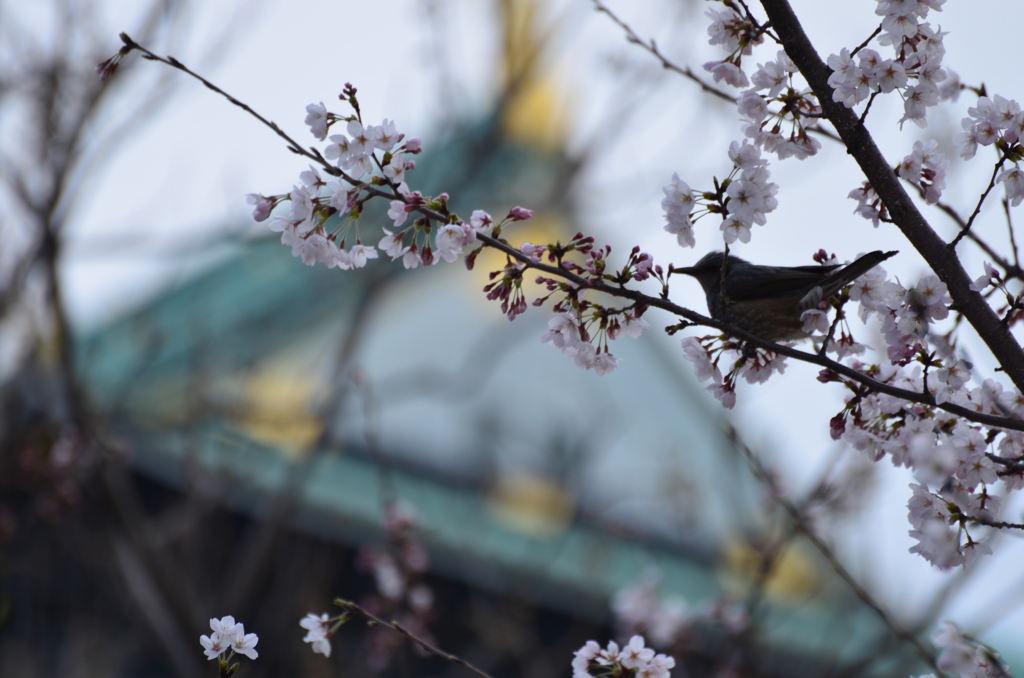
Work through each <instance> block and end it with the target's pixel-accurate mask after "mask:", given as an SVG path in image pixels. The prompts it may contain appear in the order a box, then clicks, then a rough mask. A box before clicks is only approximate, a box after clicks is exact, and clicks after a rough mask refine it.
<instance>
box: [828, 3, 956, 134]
mask: <svg viewBox="0 0 1024 678" xmlns="http://www.w3.org/2000/svg"><path fill="white" fill-rule="evenodd" d="M944 2H945V0H879V1H878V5H877V6H876V8H875V13H876V14H878V15H879V16H881V17H882V25H881V35H880V36H879V38H878V42H879V44H880V45H883V46H891V47H892V49H893V58H891V59H885V58H883V57H882V55H881V54H879V53H878V52H877V51H875V50H873V49H868V48H864V49H861V50H860V51H859V52H857V53H856V54H853V53H851V52H850V51H849V50H848V49H845V48H844V49H843V50H841V51H840V53H839V54H832V55H830V56H829V57H828V59H827V63H828V66H829V68H831V69H832V75H831V76H830V77H829V80H828V84H829V85H830V86H831V87H832V88H833V93H832V99H833V100H834V101H836V102H839V103H842V104H843V105H845V106H846V107H847V108H853V107H854V106H856V105H857V104H859V103H860V102H862V101H864V100H865V99H867V98H868V97H869V96H871V95H872V94H875V93H879V92H881V93H883V94H888V93H890V92H893V91H899V92H900V94H901V96H902V97H903V118H902V119H901V120H900V122H901V123H902V122H905V121H908V120H909V121H911V122H913V123H915V124H916V125H918V126H920V127H925V126H927V124H928V123H927V109H928V108H929V107H931V106H934V105H936V104H937V103H938V102H939V100H940V99H943V98H953V97H954V96H956V95H957V93H958V92H959V90H960V85H959V81H958V80H957V79H956V78H955V76H949V74H947V72H946V71H945V69H943V68H942V58H943V56H944V55H945V53H946V48H945V45H944V44H943V41H942V38H943V36H945V35H946V34H945V33H943V32H941V31H936V30H935V29H933V28H932V27H931V25H930V24H929V23H928V22H926V21H923V20H924V19H925V18H927V16H928V12H929V10H932V9H934V10H935V11H941V10H942V5H943V3H944ZM855 56H856V61H855V60H854V57H855ZM947 78H948V79H949V81H948V82H944V81H946V80H947ZM911 82H913V84H911Z"/></svg>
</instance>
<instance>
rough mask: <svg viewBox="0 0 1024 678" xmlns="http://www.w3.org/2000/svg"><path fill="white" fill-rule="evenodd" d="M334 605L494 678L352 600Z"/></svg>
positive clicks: (340, 600) (474, 671) (479, 673)
mask: <svg viewBox="0 0 1024 678" xmlns="http://www.w3.org/2000/svg"><path fill="white" fill-rule="evenodd" d="M334 604H335V605H337V606H338V607H341V608H344V609H345V610H348V611H349V612H355V613H356V614H359V615H362V616H363V617H365V618H366V619H367V620H368V621H369V623H370V624H371V625H378V626H384V627H387V628H389V629H391V630H392V631H395V632H397V633H401V634H402V635H403V636H405V637H406V638H408V639H409V640H411V641H412V642H414V643H416V644H417V645H419V646H420V647H422V648H423V649H424V650H426V651H427V652H429V653H430V654H432V655H435V656H437V657H440V658H441V659H445V660H447V661H450V662H452V663H453V664H458V665H459V666H461V667H462V668H464V669H466V670H467V671H471V672H473V673H475V674H476V675H478V676H480V678H492V676H491V675H490V674H489V673H487V672H485V671H482V670H480V669H478V668H477V667H475V666H473V665H472V664H470V663H469V662H467V661H466V660H465V659H463V658H461V657H457V656H456V655H453V654H450V653H448V652H445V651H444V650H442V649H440V648H438V647H435V646H434V645H431V644H430V643H428V642H427V641H425V640H423V639H422V638H420V637H419V636H417V635H416V634H415V633H413V632H412V631H410V630H409V629H407V628H405V627H404V626H402V625H401V624H399V623H398V622H395V621H391V622H389V621H384V620H383V619H381V618H380V617H378V616H376V615H374V614H373V613H372V612H369V611H368V610H366V609H364V608H362V607H360V606H359V605H357V604H356V603H353V602H352V601H351V600H345V599H343V598H336V599H335V600H334Z"/></svg>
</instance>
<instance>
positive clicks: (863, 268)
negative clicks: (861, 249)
mask: <svg viewBox="0 0 1024 678" xmlns="http://www.w3.org/2000/svg"><path fill="white" fill-rule="evenodd" d="M897 254H899V252H898V251H896V250H893V251H891V252H883V251H882V250H875V251H874V252H868V253H867V254H865V255H864V256H862V257H860V258H859V259H857V260H856V261H854V262H853V263H851V264H850V265H849V266H844V267H843V268H841V269H839V270H838V271H836V272H835V273H833V274H832V275H830V276H829V277H827V278H825V279H824V280H822V281H821V284H820V285H818V286H816V287H815V288H814V289H813V290H811V291H810V292H808V293H807V294H806V295H804V298H803V299H801V300H800V307H801V308H802V309H808V308H814V307H815V306H817V305H818V304H819V303H821V301H822V300H823V299H828V298H830V297H831V296H832V295H833V294H835V293H836V292H838V291H839V290H841V289H843V288H844V287H846V286H847V285H849V284H850V283H852V282H853V281H854V280H856V279H857V278H859V277H861V276H862V275H864V274H865V273H867V272H868V271H870V270H871V269H873V268H874V267H875V266H878V265H879V264H880V263H882V262H883V261H885V260H886V259H888V258H889V257H893V256H896V255H897Z"/></svg>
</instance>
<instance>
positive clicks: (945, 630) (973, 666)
mask: <svg viewBox="0 0 1024 678" xmlns="http://www.w3.org/2000/svg"><path fill="white" fill-rule="evenodd" d="M932 642H933V643H935V645H936V647H938V648H940V650H941V651H940V652H939V657H938V660H937V661H936V664H937V665H938V667H939V668H940V669H942V670H943V671H949V672H952V673H954V674H956V675H958V676H959V677H960V678H1006V677H1008V676H1009V675H1010V668H1009V667H1008V666H1006V665H1005V664H1001V663H1000V662H999V654H998V653H997V652H995V651H993V650H992V649H991V648H989V647H986V646H985V645H982V644H981V643H979V642H978V641H976V640H974V639H973V638H969V637H967V636H965V635H964V634H963V633H962V632H961V631H960V629H958V628H957V627H956V625H955V624H953V623H952V622H943V623H942V624H941V625H940V626H939V628H938V629H937V630H936V631H935V633H933V634H932ZM920 678H935V676H934V675H931V676H930V677H929V676H921V677H920Z"/></svg>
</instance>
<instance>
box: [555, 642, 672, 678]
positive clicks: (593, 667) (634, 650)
mask: <svg viewBox="0 0 1024 678" xmlns="http://www.w3.org/2000/svg"><path fill="white" fill-rule="evenodd" d="M644 644H645V643H644V639H643V636H633V637H632V638H630V639H629V643H627V644H626V645H625V646H624V647H623V648H622V649H621V650H620V649H619V645H618V643H616V642H615V641H614V640H611V641H608V646H607V647H606V648H605V649H603V650H602V649H601V646H600V645H598V644H597V642H595V641H593V640H588V641H587V643H586V645H584V646H583V647H581V648H580V649H578V650H576V652H574V653H573V654H574V656H575V659H573V660H572V675H573V678H591V676H637V678H669V676H670V675H671V674H670V671H671V669H673V668H675V665H676V660H675V659H673V658H672V657H670V656H668V655H664V654H655V653H654V650H652V649H651V648H649V647H644ZM595 671H596V673H595Z"/></svg>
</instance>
